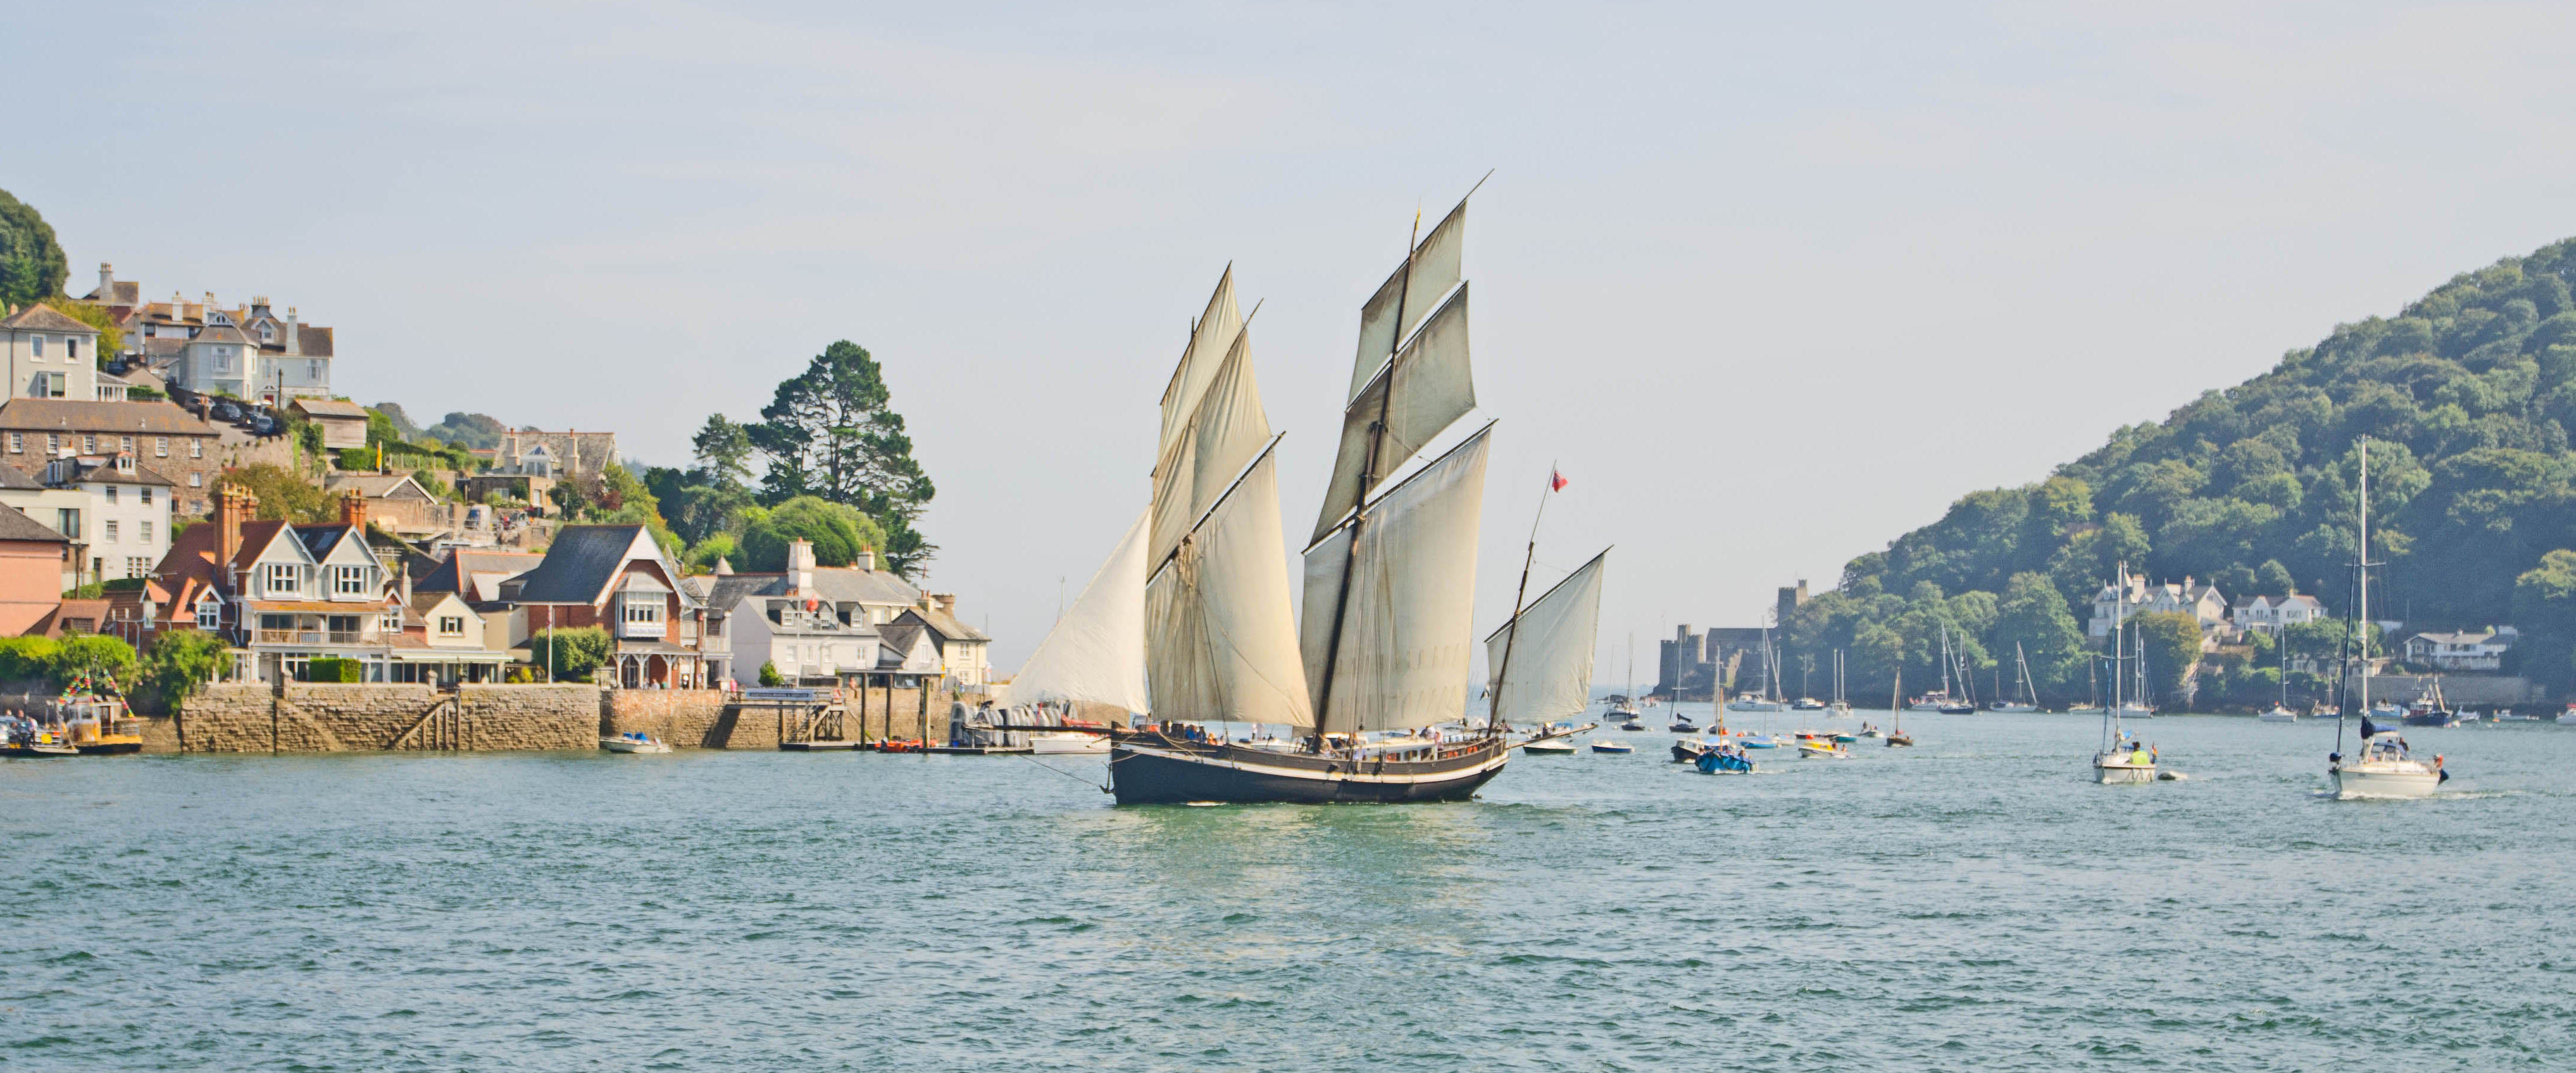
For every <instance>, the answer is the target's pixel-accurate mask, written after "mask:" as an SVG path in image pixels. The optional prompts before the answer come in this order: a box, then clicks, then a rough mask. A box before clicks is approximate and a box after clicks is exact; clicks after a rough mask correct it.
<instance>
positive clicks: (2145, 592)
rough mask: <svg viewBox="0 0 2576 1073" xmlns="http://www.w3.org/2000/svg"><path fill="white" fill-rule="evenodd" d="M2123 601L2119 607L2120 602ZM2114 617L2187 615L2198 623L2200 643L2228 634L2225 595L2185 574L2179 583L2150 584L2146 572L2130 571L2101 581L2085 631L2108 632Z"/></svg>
mask: <svg viewBox="0 0 2576 1073" xmlns="http://www.w3.org/2000/svg"><path fill="white" fill-rule="evenodd" d="M2124 604H2125V605H2126V606H2125V607H2122V606H2121V605H2124ZM2115 609H2116V611H2117V620H2118V621H2126V620H2129V619H2133V618H2136V617H2138V616H2139V615H2141V614H2145V613H2147V612H2151V611H2162V612H2168V613H2174V614H2183V615H2189V616H2191V617H2192V619H2193V621H2195V622H2198V623H2199V624H2200V634H2201V647H2202V648H2203V649H2204V650H2206V649H2210V648H2214V647H2216V645H2217V644H2218V642H2219V641H2220V640H2221V639H2223V638H2224V637H2226V636H2227V634H2228V632H2229V631H2228V621H2227V611H2228V607H2227V598H2226V597H2225V596H2223V595H2221V594H2220V593H2219V591H2218V587H2217V586H2215V585H2207V584H2202V583H2200V582H2199V581H2197V580H2195V579H2194V578H2192V577H2191V576H2190V575H2188V574H2186V575H2184V576H2183V579H2182V583H2181V584H2179V585H2177V584H2174V583H2172V582H2159V583H2156V584H2149V583H2148V582H2147V576H2146V575H2145V574H2138V573H2132V574H2128V575H2126V576H2124V577H2122V578H2121V579H2120V580H2119V583H2118V584H2114V585H2104V586H2102V587H2101V588H2100V589H2098V590H2096V591H2095V592H2094V594H2093V617H2092V619H2091V620H2090V621H2089V622H2088V623H2086V627H2085V632H2086V633H2087V634H2088V635H2090V636H2092V637H2095V638H2105V637H2109V636H2111V623H2112V622H2113V621H2114V612H2115Z"/></svg>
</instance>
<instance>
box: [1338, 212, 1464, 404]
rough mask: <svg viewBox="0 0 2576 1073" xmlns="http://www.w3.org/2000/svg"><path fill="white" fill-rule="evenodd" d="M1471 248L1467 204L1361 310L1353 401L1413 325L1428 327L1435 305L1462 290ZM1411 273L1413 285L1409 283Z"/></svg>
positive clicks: (1436, 229) (1435, 230)
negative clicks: (1399, 311)
mask: <svg viewBox="0 0 2576 1073" xmlns="http://www.w3.org/2000/svg"><path fill="white" fill-rule="evenodd" d="M1466 247H1467V203H1466V202H1464V201H1461V202H1459V203H1458V207H1457V208H1454V209H1451V210H1449V215H1448V216H1447V217H1446V218H1443V219H1442V220H1441V221H1440V223H1439V226H1436V227H1433V228H1432V229H1431V235H1430V237H1428V238H1425V239H1423V240H1422V244H1421V245H1419V246H1416V247H1414V248H1413V256H1412V257H1411V258H1410V259H1408V261H1407V262H1406V263H1405V264H1400V265H1397V266H1395V272H1394V274H1393V275H1390V276H1388V277H1386V282H1385V283H1384V284H1383V285H1381V286H1379V287H1378V289H1377V293H1376V294H1373V295H1370V296H1369V300H1368V302H1367V303H1366V304H1364V305H1362V306H1360V348H1359V355H1358V357H1357V358H1356V359H1354V360H1353V361H1352V363H1351V391H1350V394H1351V396H1352V397H1357V396H1358V395H1359V393H1360V389H1361V388H1364V387H1367V386H1368V382H1369V379H1370V378H1371V377H1374V376H1376V375H1377V371H1378V369H1379V368H1380V367H1381V366H1384V365H1385V364H1386V359H1387V356H1388V355H1391V354H1393V353H1395V344H1396V343H1397V341H1399V340H1401V339H1403V338H1404V337H1405V336H1408V335H1411V334H1413V326H1414V325H1416V324H1420V323H1422V318H1423V316H1424V315H1426V314H1428V313H1430V312H1431V308H1432V303H1434V302H1437V301H1439V300H1440V296H1441V295H1443V294H1447V293H1449V288H1451V287H1455V286H1457V285H1458V280H1459V278H1460V276H1461V274H1462V272H1463V267H1464V265H1465V262H1466ZM1408 269H1410V270H1411V271H1410V275H1411V279H1410V281H1408V280H1407V279H1406V276H1407V274H1408V272H1407V270H1408ZM1399 304H1401V305H1402V306H1403V307H1404V309H1403V314H1404V317H1403V322H1402V323H1401V324H1398V323H1397V320H1396V312H1397V310H1396V306H1397V305H1399Z"/></svg>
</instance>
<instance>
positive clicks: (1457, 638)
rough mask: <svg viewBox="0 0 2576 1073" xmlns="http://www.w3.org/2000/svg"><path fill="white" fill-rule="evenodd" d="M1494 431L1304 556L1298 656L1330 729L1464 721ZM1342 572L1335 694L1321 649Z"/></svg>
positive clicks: (1327, 644) (1412, 479)
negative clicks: (1480, 528)
mask: <svg viewBox="0 0 2576 1073" xmlns="http://www.w3.org/2000/svg"><path fill="white" fill-rule="evenodd" d="M1492 430H1493V426H1491V425H1487V426H1486V427H1485V428H1484V429H1483V430H1480V431H1478V432H1477V433H1476V434H1475V435H1474V436H1471V437H1469V438H1468V439H1467V440H1466V442H1464V443H1461V444H1459V445H1458V446H1457V447H1455V448H1453V449H1451V450H1450V452H1449V453H1448V454H1445V455H1442V456H1441V457H1440V458H1439V459H1438V460H1436V461H1434V462H1432V463H1431V464H1430V465H1428V466H1425V467H1423V468H1422V469H1421V470H1420V471H1418V472H1416V473H1415V474H1414V475H1413V476H1411V477H1409V478H1406V479H1405V481H1404V483H1402V484H1399V485H1397V486H1396V487H1395V488H1394V489H1393V490H1391V491H1389V492H1388V493H1387V494H1386V495H1385V497H1383V498H1381V499H1379V500H1378V501H1376V502H1374V503H1371V504H1370V505H1369V509H1368V517H1367V520H1366V523H1365V524H1361V525H1355V526H1344V527H1342V528H1340V529H1338V530H1335V531H1333V532H1332V533H1330V534H1328V535H1327V536H1326V537H1325V539H1324V540H1323V541H1322V542H1320V543H1318V544H1316V545H1315V546H1313V547H1311V548H1309V549H1307V551H1306V571H1305V573H1306V577H1305V610H1304V614H1303V618H1302V621H1301V622H1300V624H1299V631H1298V647H1299V649H1300V651H1301V652H1302V653H1303V654H1304V657H1305V668H1306V680H1307V682H1308V683H1310V689H1312V690H1313V693H1314V697H1315V703H1314V706H1313V708H1314V710H1315V711H1318V712H1321V713H1323V714H1324V717H1325V720H1326V726H1325V728H1324V729H1326V730H1328V731H1335V732H1346V731H1350V730H1353V729H1357V730H1405V729H1410V728H1413V727H1422V726H1429V725H1431V724H1433V723H1438V722H1443V721H1446V720H1451V719H1457V718H1459V717H1460V716H1462V715H1464V714H1465V711H1466V703H1467V682H1468V677H1469V674H1470V669H1471V668H1470V664H1471V657H1472V655H1473V652H1474V645H1475V637H1476V633H1475V629H1476V627H1475V620H1474V616H1475V599H1476V598H1475V588H1476V585H1475V582H1476V530H1477V522H1478V519H1479V516H1480V515H1481V513H1482V510H1483V506H1484V499H1485V459H1486V456H1487V453H1488V451H1487V447H1488V444H1489V443H1490V442H1491V433H1492ZM1354 533H1356V534H1357V537H1356V541H1357V543H1356V548H1354V535H1353V534H1354ZM1354 560H1356V561H1354ZM1345 564H1347V567H1346V565H1345ZM1345 569H1348V570H1349V571H1350V592H1349V599H1348V601H1347V602H1346V603H1344V604H1343V607H1342V612H1341V615H1340V621H1341V641H1340V646H1339V651H1340V654H1339V656H1338V657H1336V658H1335V659H1333V660H1332V663H1333V671H1332V681H1331V689H1330V691H1329V692H1327V691H1326V690H1325V680H1324V664H1325V652H1326V649H1327V648H1328V647H1330V646H1331V644H1332V634H1333V623H1334V613H1333V612H1334V607H1335V604H1336V603H1337V602H1340V601H1339V600H1338V599H1337V598H1338V597H1339V596H1340V595H1341V584H1342V574H1343V571H1344V570H1345Z"/></svg>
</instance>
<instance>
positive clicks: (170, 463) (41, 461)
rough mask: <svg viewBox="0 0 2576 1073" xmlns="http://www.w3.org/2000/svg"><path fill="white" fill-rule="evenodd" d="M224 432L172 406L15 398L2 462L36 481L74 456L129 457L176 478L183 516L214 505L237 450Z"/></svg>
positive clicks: (1, 420)
mask: <svg viewBox="0 0 2576 1073" xmlns="http://www.w3.org/2000/svg"><path fill="white" fill-rule="evenodd" d="M220 437H221V433H220V432H219V431H218V430H217V429H216V428H215V427H214V426H213V425H209V424H207V423H206V422H205V421H204V420H202V419H200V418H198V417H197V415H195V414H192V413H189V412H188V411H186V410H183V409H181V408H179V407H177V406H175V405H172V404H170V403H167V402H159V401H154V402H96V401H89V400H73V399H68V398H64V399H37V398H12V399H9V400H8V401H7V402H4V403H0V464H5V465H7V466H8V467H9V468H11V469H15V470H17V471H18V472H20V473H23V474H26V475H27V476H30V477H36V476H40V475H41V474H43V473H44V471H45V467H46V466H48V465H50V464H52V462H53V460H55V459H58V458H61V457H63V456H64V455H65V454H66V453H68V454H72V455H90V456H107V455H116V454H128V455H132V456H134V458H135V459H136V460H137V461H138V462H140V463H141V464H143V465H145V466H149V467H151V468H152V470H153V472H156V473H159V474H160V475H162V476H164V477H167V478H169V479H170V481H171V482H172V484H173V485H174V486H175V487H174V491H175V493H176V495H177V497H178V510H177V513H179V514H180V515H182V516H190V515H200V514H204V513H206V512H207V511H208V509H209V508H210V507H211V505H212V500H211V499H210V498H209V493H210V492H211V491H212V490H213V486H214V485H215V483H216V482H217V480H218V479H219V478H220V477H221V476H222V475H223V467H224V462H225V459H226V457H227V456H228V454H229V452H227V451H225V450H222V449H220V446H219V442H218V441H219V440H220Z"/></svg>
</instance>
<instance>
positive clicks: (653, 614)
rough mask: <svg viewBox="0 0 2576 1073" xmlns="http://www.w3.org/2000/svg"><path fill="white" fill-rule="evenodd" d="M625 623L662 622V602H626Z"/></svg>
mask: <svg viewBox="0 0 2576 1073" xmlns="http://www.w3.org/2000/svg"><path fill="white" fill-rule="evenodd" d="M626 621H628V622H647V623H649V622H660V621H662V602H661V601H659V600H654V601H651V602H646V601H643V600H628V601H626Z"/></svg>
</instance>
